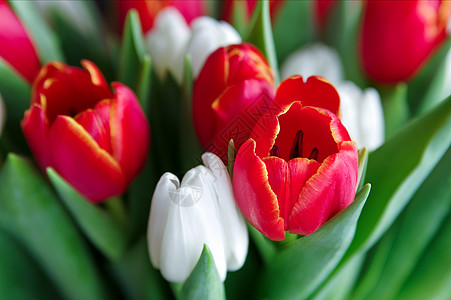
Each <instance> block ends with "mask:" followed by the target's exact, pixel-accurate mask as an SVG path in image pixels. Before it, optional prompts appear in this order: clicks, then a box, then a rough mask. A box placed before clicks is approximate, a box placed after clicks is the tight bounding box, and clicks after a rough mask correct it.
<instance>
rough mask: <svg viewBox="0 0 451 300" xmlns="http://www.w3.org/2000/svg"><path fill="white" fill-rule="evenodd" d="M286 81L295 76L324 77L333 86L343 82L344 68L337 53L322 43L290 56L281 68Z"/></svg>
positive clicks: (302, 49) (304, 48) (309, 46)
mask: <svg viewBox="0 0 451 300" xmlns="http://www.w3.org/2000/svg"><path fill="white" fill-rule="evenodd" d="M281 75H282V78H283V79H286V78H288V77H290V76H293V75H302V77H304V79H306V78H308V77H310V76H315V75H316V76H322V77H324V78H326V79H327V80H329V81H330V82H331V83H332V84H333V85H336V84H338V83H339V82H340V81H342V80H343V68H342V66H341V62H340V57H339V56H338V54H337V52H336V51H335V50H334V49H332V48H330V47H328V46H326V45H324V44H321V43H317V44H312V45H308V46H306V47H303V48H301V49H299V50H298V51H296V52H294V53H293V54H292V55H290V56H289V57H288V58H287V59H286V60H285V62H284V64H283V65H282V68H281Z"/></svg>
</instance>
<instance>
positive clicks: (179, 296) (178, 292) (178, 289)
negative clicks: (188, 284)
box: [170, 282, 183, 300]
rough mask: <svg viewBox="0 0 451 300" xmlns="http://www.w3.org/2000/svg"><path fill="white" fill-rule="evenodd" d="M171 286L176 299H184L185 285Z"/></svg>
mask: <svg viewBox="0 0 451 300" xmlns="http://www.w3.org/2000/svg"><path fill="white" fill-rule="evenodd" d="M170 286H171V289H172V293H173V294H174V297H175V299H177V300H179V299H182V289H183V283H178V282H171V283H170Z"/></svg>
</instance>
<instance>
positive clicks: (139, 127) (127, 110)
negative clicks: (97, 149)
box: [110, 82, 150, 184]
mask: <svg viewBox="0 0 451 300" xmlns="http://www.w3.org/2000/svg"><path fill="white" fill-rule="evenodd" d="M112 86H113V88H114V89H115V90H116V93H115V95H114V98H113V100H112V101H111V111H110V134H111V147H112V153H113V156H114V158H115V159H116V161H117V162H118V163H119V165H120V166H121V168H122V171H123V173H124V176H125V180H126V183H127V184H128V183H129V182H130V181H131V180H132V178H133V177H134V176H135V175H136V174H137V173H138V172H139V171H140V170H141V168H142V166H143V162H144V161H145V158H146V156H147V150H148V147H149V139H150V129H149V125H148V123H147V119H146V117H145V115H144V112H143V111H142V109H141V106H140V105H139V102H138V99H137V98H136V96H135V94H134V93H133V92H132V91H131V90H130V89H129V88H128V87H126V86H125V85H123V84H121V83H119V82H113V83H112Z"/></svg>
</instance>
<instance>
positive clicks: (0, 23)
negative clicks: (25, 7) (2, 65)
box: [0, 0, 40, 82]
mask: <svg viewBox="0 0 451 300" xmlns="http://www.w3.org/2000/svg"><path fill="white" fill-rule="evenodd" d="M0 16H1V17H0V41H1V45H2V46H1V47H0V58H2V59H3V60H5V61H6V62H7V63H8V64H10V65H11V66H12V67H13V68H14V69H15V70H17V72H19V73H20V74H21V75H22V76H23V77H25V78H26V79H27V80H28V82H32V81H33V79H34V78H35V76H36V75H37V73H38V71H39V67H40V63H39V59H38V56H37V54H36V51H35V47H34V46H33V43H32V41H31V39H30V37H29V36H28V34H27V32H26V30H25V28H24V26H23V25H22V24H21V23H20V20H19V19H18V18H17V16H16V15H15V14H14V11H13V10H12V8H11V7H10V5H9V3H8V1H3V0H2V1H0Z"/></svg>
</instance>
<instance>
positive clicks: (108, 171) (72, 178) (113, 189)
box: [49, 116, 125, 202]
mask: <svg viewBox="0 0 451 300" xmlns="http://www.w3.org/2000/svg"><path fill="white" fill-rule="evenodd" d="M49 149H50V155H51V157H52V161H53V165H52V166H53V167H54V168H55V170H56V171H57V172H58V173H59V174H60V175H61V176H62V177H63V178H64V179H66V180H67V181H68V182H70V183H71V184H72V185H73V186H74V187H75V188H76V189H77V190H78V191H79V192H80V193H81V194H83V195H85V196H86V197H87V198H88V199H90V200H91V201H92V202H100V201H102V200H105V199H106V198H107V197H111V196H115V195H120V194H122V193H123V192H124V190H125V179H124V175H123V173H122V172H121V169H120V167H119V165H118V164H117V162H116V161H115V160H114V159H113V158H112V157H111V156H110V155H109V154H108V153H107V152H106V151H105V150H102V149H101V148H100V147H99V146H98V145H97V143H96V142H95V141H94V139H93V138H92V137H91V136H90V135H89V134H88V133H87V132H86V131H85V130H84V129H83V127H82V126H81V125H79V124H77V123H76V122H75V121H74V119H72V118H70V117H67V116H58V117H56V119H55V121H54V122H53V124H52V126H51V127H50V130H49Z"/></svg>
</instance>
